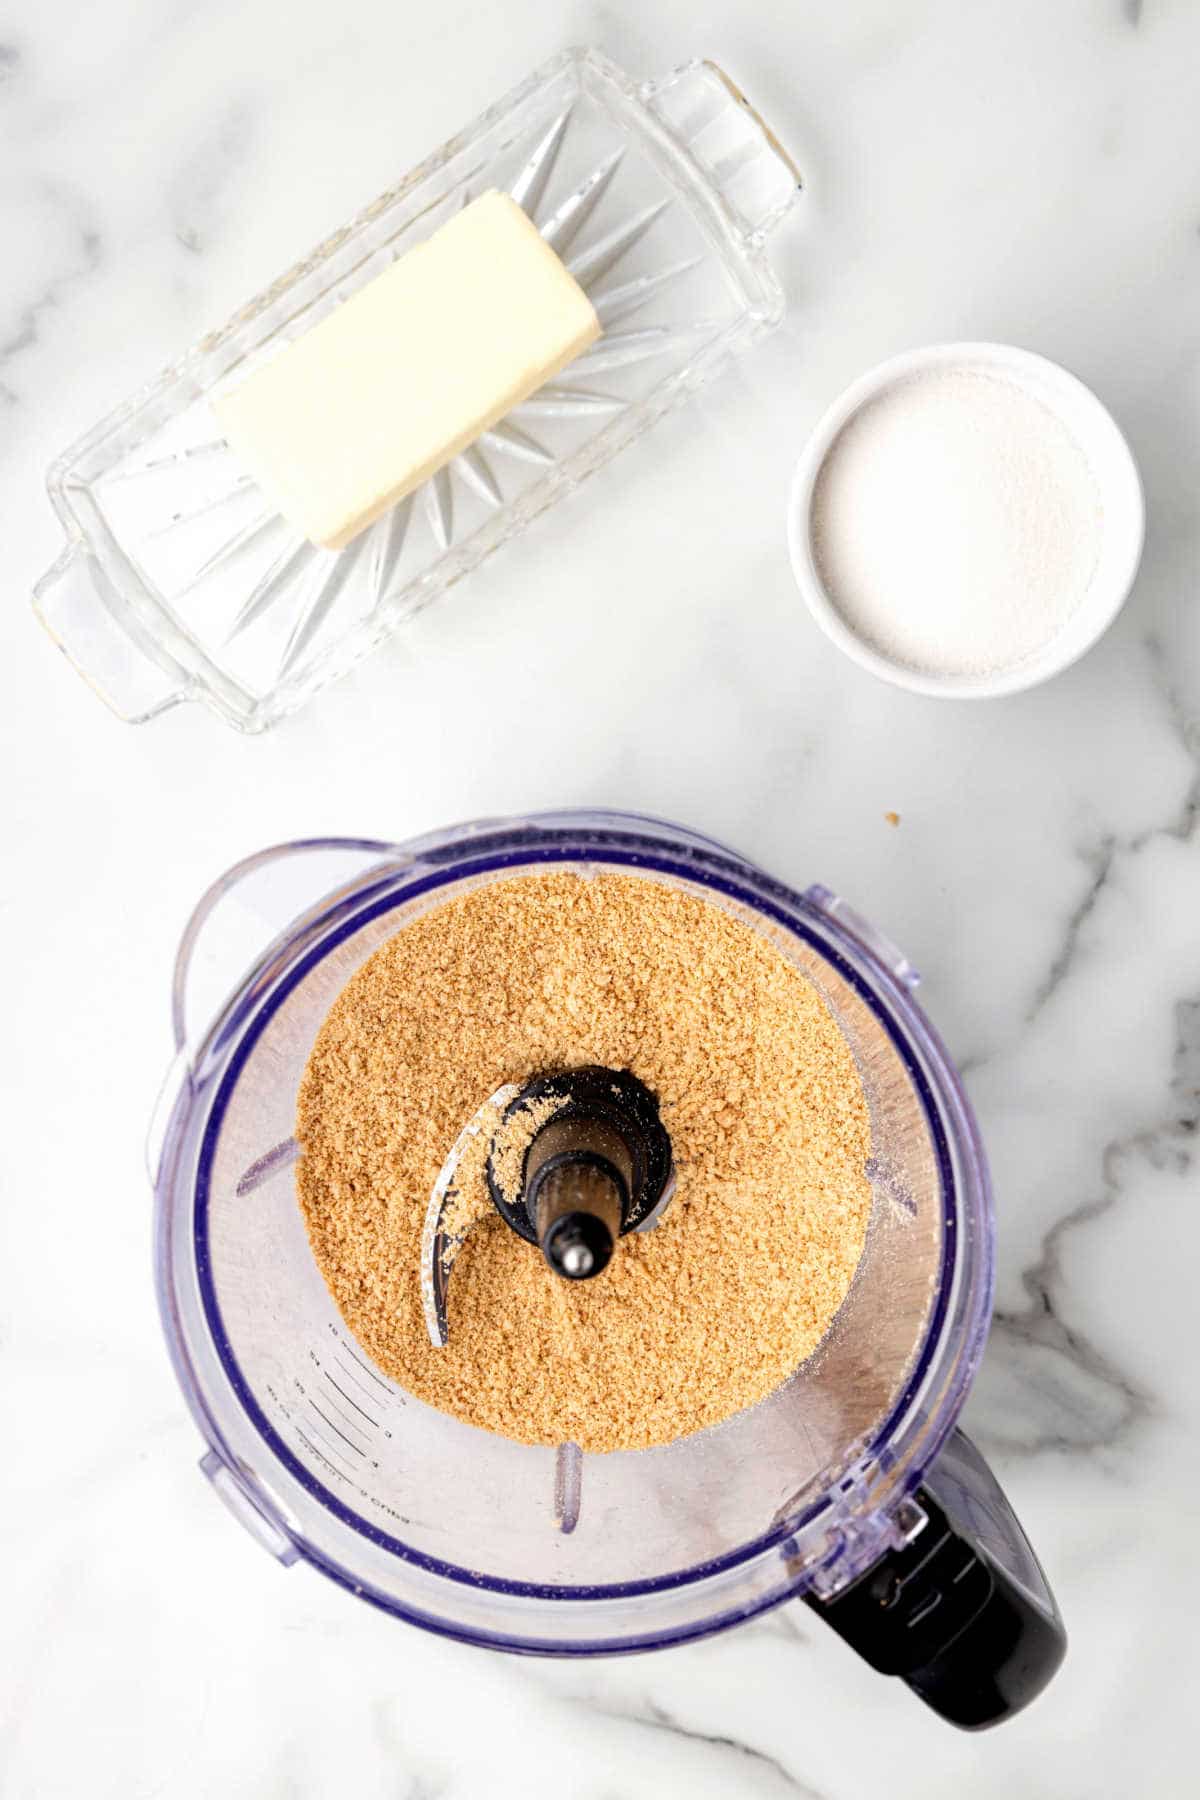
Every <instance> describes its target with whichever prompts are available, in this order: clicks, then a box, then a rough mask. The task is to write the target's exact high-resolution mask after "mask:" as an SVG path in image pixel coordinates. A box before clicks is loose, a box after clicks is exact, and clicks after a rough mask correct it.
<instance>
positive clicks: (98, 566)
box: [34, 50, 798, 732]
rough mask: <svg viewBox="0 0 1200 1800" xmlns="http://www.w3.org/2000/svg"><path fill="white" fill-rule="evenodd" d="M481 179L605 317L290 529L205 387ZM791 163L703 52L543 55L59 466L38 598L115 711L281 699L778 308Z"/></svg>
mask: <svg viewBox="0 0 1200 1800" xmlns="http://www.w3.org/2000/svg"><path fill="white" fill-rule="evenodd" d="M489 188H501V189H504V190H506V191H507V192H509V193H511V194H512V195H513V196H514V198H515V199H517V200H518V201H519V203H520V204H521V205H522V206H523V207H524V208H525V210H526V211H527V212H528V213H529V215H530V216H531V218H532V219H533V220H534V221H535V223H536V224H537V225H538V227H539V229H540V231H541V232H542V235H543V237H544V238H545V239H546V241H547V242H548V243H549V244H550V245H551V246H552V248H553V249H554V250H555V251H556V252H557V253H558V255H559V256H561V257H562V259H563V261H564V262H565V263H566V265H567V267H568V268H569V269H570V270H571V272H572V274H573V275H574V276H575V278H576V279H577V280H578V281H579V282H580V283H581V285H582V286H583V287H584V288H585V289H586V290H587V292H588V294H589V296H590V298H591V300H592V302H593V304H594V306H595V307H596V310H597V312H598V314H599V316H600V320H601V323H602V326H603V336H602V337H601V338H600V339H599V341H598V342H597V343H596V344H594V345H593V346H592V347H591V348H590V349H589V350H586V351H585V352H584V353H583V354H582V355H581V356H579V357H578V358H577V359H576V360H575V361H574V362H573V363H571V364H569V365H568V367H567V368H566V369H565V370H564V371H563V372H562V373H561V374H559V375H557V376H556V377H555V378H554V379H553V381H551V382H549V383H548V384H547V385H545V386H544V387H542V388H541V389H540V390H539V391H538V392H537V393H535V394H534V395H533V396H532V397H531V398H530V399H529V400H527V401H525V402H524V403H523V404H522V405H520V406H518V407H516V408H515V409H514V410H513V411H512V412H511V413H510V414H509V415H508V417H507V418H505V419H504V420H503V421H502V422H501V423H500V424H498V425H497V426H495V427H494V428H493V429H492V430H490V431H487V432H485V433H484V434H483V436H482V437H481V438H480V439H479V440H478V441H477V442H476V443H474V444H473V445H471V446H470V447H469V448H468V449H466V450H465V451H464V452H463V453H462V454H461V455H459V456H458V457H456V458H455V459H454V460H453V461H452V462H451V463H450V464H448V465H447V466H446V467H445V468H443V469H441V470H440V471H439V472H438V473H437V474H436V475H434V476H433V477H432V478H431V479H430V480H429V481H428V482H426V483H425V485H424V486H423V487H422V488H419V489H418V490H417V491H416V492H415V493H414V494H411V495H409V497H408V498H407V499H405V500H402V501H401V502H400V503H399V505H398V506H396V507H394V508H393V509H392V510H391V511H390V512H389V513H387V514H385V516H384V517H383V518H381V519H379V520H378V521H377V522H376V523H375V524H374V525H372V526H370V527H369V529H368V530H366V531H364V532H363V533H362V534H361V535H360V536H359V537H357V538H356V539H355V540H354V541H353V542H352V543H350V544H349V545H347V546H346V548H345V549H343V550H337V551H334V550H323V549H318V548H316V547H315V546H314V545H312V544H310V543H309V542H308V541H307V540H306V539H304V538H302V537H300V536H299V534H298V533H297V532H295V531H294V530H293V529H292V528H291V527H290V526H289V525H288V524H287V523H286V522H285V521H284V519H283V518H282V517H281V516H280V515H279V514H278V513H277V512H276V511H275V509H274V507H273V506H272V505H271V503H270V502H269V501H268V500H267V499H266V498H265V496H264V495H263V493H262V492H261V490H260V489H259V488H258V487H257V486H256V485H255V483H254V482H253V481H252V480H251V478H250V476H249V474H248V473H247V472H246V471H245V470H244V469H242V468H241V467H239V465H238V462H237V460H236V458H235V457H234V455H233V453H232V451H231V450H230V449H229V447H228V445H227V444H226V443H225V442H224V441H223V439H222V437H221V435H220V432H219V430H218V428H217V426H216V424H215V422H214V417H213V412H212V407H211V401H212V399H213V397H214V396H215V395H217V394H219V393H220V392H222V391H223V390H224V389H225V388H227V387H230V386H232V385H234V383H236V382H237V381H239V380H241V379H242V378H243V377H244V376H245V375H246V374H248V373H249V372H250V371H251V370H252V369H253V368H254V367H257V366H259V365H260V364H261V363H262V362H265V361H266V360H267V359H269V358H270V357H271V356H272V355H274V354H275V353H276V352H277V351H278V350H279V349H280V348H282V346H283V345H284V344H286V343H288V342H290V341H292V340H293V339H294V338H296V337H298V336H300V335H301V334H302V333H303V332H305V331H306V330H308V329H309V328H310V327H311V326H313V325H315V324H316V323H317V322H318V321H319V320H320V319H322V318H324V317H325V316H326V315H327V314H328V313H329V312H331V311H332V310H333V309H334V308H335V307H337V306H338V305H339V304H340V303H341V302H342V301H343V300H345V299H347V298H348V297H349V296H350V295H351V294H353V293H355V292H356V291H357V290H358V289H359V288H360V287H362V286H363V285H365V283H367V282H368V281H371V280H372V279H373V278H374V277H375V276H377V275H379V274H380V273H382V271H383V270H384V269H385V268H386V267H388V265H389V264H390V263H392V262H394V261H395V260H396V258H397V257H399V256H401V255H403V254H404V253H405V252H406V251H408V250H409V249H410V248H412V247H413V245H415V244H417V243H419V242H420V241H421V240H422V239H424V238H426V237H428V236H429V235H430V234H431V233H432V232H433V231H435V230H436V229H437V227H438V226H439V225H441V224H443V223H444V222H445V221H446V220H447V219H448V218H449V217H451V216H452V215H453V214H454V213H455V212H457V211H458V210H459V209H460V208H461V207H463V206H464V205H466V204H467V203H468V202H469V201H470V200H471V199H473V198H475V197H476V196H477V195H478V194H480V193H482V192H484V191H485V190H486V189H489ZM797 188H798V177H797V173H796V170H795V168H794V167H793V165H792V163H791V162H790V160H789V159H788V157H787V156H786V154H785V153H784V152H783V150H782V149H781V148H780V146H779V144H778V143H777V142H776V140H775V138H774V137H773V136H772V134H771V133H770V132H769V131H768V129H767V128H766V126H765V125H764V124H763V122H762V120H761V119H760V118H759V117H758V115H757V114H756V113H755V112H754V111H753V110H752V109H751V108H750V106H749V105H748V104H747V102H746V100H745V99H744V97H743V96H742V94H741V93H740V92H739V90H738V89H737V88H736V87H735V86H734V84H733V83H732V82H731V81H730V80H729V79H728V78H727V77H726V76H725V75H724V74H723V72H722V71H721V70H720V69H718V68H717V67H716V65H715V64H713V63H709V62H694V63H689V64H687V65H685V66H684V67H683V68H681V69H678V70H676V71H675V72H674V73H673V74H671V75H669V76H667V77H665V78H664V79H661V80H657V81H650V82H646V83H642V84H637V83H634V82H632V81H631V80H629V79H628V78H627V77H626V76H625V75H624V74H622V72H621V71H620V70H619V69H617V68H615V67H614V66H613V65H612V64H611V63H610V62H608V61H607V60H606V59H605V58H604V57H602V56H600V55H598V54H597V53H596V52H595V51H591V50H586V51H581V50H572V51H567V52H565V53H563V54H562V55H560V56H557V57H555V58H554V60H553V61H551V62H550V63H548V64H546V65H545V66H544V67H543V68H542V69H540V70H539V71H537V72H536V73H535V74H534V75H532V76H531V77H530V78H529V79H528V80H527V81H525V82H524V83H523V84H522V85H521V86H520V87H518V88H517V89H516V90H515V91H514V92H513V93H511V94H510V95H509V96H508V97H507V98H506V99H504V100H502V101H500V102H499V103H498V104H497V105H496V106H494V107H492V108H491V109H490V110H489V111H488V112H486V113H485V114H484V115H483V116H482V118H480V119H479V120H477V121H476V123H475V124H474V125H472V126H470V127H468V128H467V130H465V131H464V132H462V133H460V135H459V136H457V137H455V138H452V139H451V141H450V142H449V143H448V144H446V145H444V146H443V147H442V149H441V150H439V151H438V152H437V153H436V154H435V155H433V156H431V157H430V158H429V159H428V161H427V162H425V163H423V164H422V165H421V166H420V167H419V168H417V169H414V170H413V171H412V173H411V174H410V175H408V176H407V177H406V178H405V179H404V180H403V181H401V182H400V183H399V184H398V185H397V186H396V187H394V188H392V189H390V190H389V191H388V192H387V193H385V194H382V195H381V196H380V197H379V198H378V199H377V200H376V201H375V202H374V203H373V204H372V205H370V206H368V207H367V208H366V210H365V211H364V212H362V213H361V214H360V215H359V216H358V218H357V219H355V220H353V221H352V222H351V223H350V224H348V225H347V226H346V227H345V228H344V229H343V230H341V231H338V232H336V233H334V235H333V236H332V237H331V238H329V239H327V240H326V242H325V243H323V244H321V245H319V246H318V248H317V249H316V250H314V251H313V253H312V254H311V255H310V256H309V257H308V258H306V260H305V261H304V262H302V263H300V264H299V265H298V266H297V267H296V268H294V269H292V270H291V271H290V272H289V273H287V274H286V275H284V276H282V277H281V278H280V279H279V280H278V281H276V282H275V283H274V284H273V285H272V286H271V287H269V288H268V289H267V290H266V291H265V292H264V293H262V294H260V295H259V296H258V297H257V298H256V299H254V300H251V301H250V302H249V303H248V305H246V306H245V307H243V308H242V309H241V311H240V312H238V313H237V314H235V316H234V317H233V318H232V319H231V320H230V321H229V322H228V324H227V325H225V326H224V327H223V328H222V329H221V330H219V331H216V332H213V333H211V334H210V335H209V336H208V337H205V338H203V339H201V341H200V342H199V343H198V344H197V345H196V346H195V347H194V348H193V349H192V350H191V351H190V352H189V353H188V354H187V355H186V356H185V357H184V358H183V360H182V361H181V362H179V363H177V364H176V365H175V366H174V367H173V368H170V369H168V370H166V372H165V373H164V374H162V375H161V376H160V377H159V378H158V379H157V380H156V381H154V382H153V383H151V385H150V386H148V387H147V388H146V389H144V390H143V391H142V392H141V393H139V394H135V395H134V396H133V397H132V398H131V399H130V400H128V401H127V402H126V403H125V405H123V406H121V407H119V408H118V409H117V410H116V411H115V412H113V413H112V414H110V415H109V417H108V418H106V419H104V420H102V421H101V422H100V423H99V424H98V425H96V426H95V427H94V429H93V430H91V431H90V432H88V434H87V435H86V436H85V437H83V438H81V439H80V441H79V442H78V443H77V444H75V445H74V446H73V448H72V449H70V450H68V451H67V452H66V454H65V455H64V456H62V457H60V458H59V459H58V461H57V462H55V463H54V465H53V466H52V467H51V469H50V471H49V475H48V485H49V491H50V497H51V500H52V502H53V505H54V508H55V510H56V512H57V514H58V516H59V518H60V520H61V521H62V524H63V527H64V529H65V531H66V534H67V542H66V545H65V546H64V548H63V551H62V553H61V555H60V556H59V558H58V560H57V562H55V564H54V565H53V567H52V568H51V569H50V570H48V571H47V573H46V574H45V575H44V576H43V577H42V579H41V581H40V582H39V583H38V585H37V587H36V589H35V594H34V605H35V608H36V610H37V613H38V615H39V617H40V618H41V620H42V622H43V624H44V625H45V626H46V628H47V630H48V631H49V632H50V633H51V635H52V637H53V638H54V639H55V640H56V641H57V643H58V644H59V645H60V647H61V648H62V650H63V651H64V652H65V654H66V655H67V656H68V658H69V659H70V660H71V661H72V662H73V663H74V664H75V666H76V667H77V668H78V669H79V671H80V673H81V674H83V675H84V676H85V678H86V679H87V680H88V681H89V682H90V683H91V685H92V686H93V687H94V688H95V689H96V691H97V692H98V693H99V694H100V696H101V697H102V698H103V699H104V700H105V701H106V702H107V703H108V705H109V706H111V707H112V709H113V711H114V712H116V713H117V714H118V715H119V716H120V717H122V718H124V719H128V720H130V721H133V722H139V721H141V720H144V719H149V718H152V717H154V716H155V715H156V714H157V713H160V712H162V711H164V710H165V709H166V708H167V707H169V706H173V705H175V704H176V703H177V702H179V701H181V700H193V699H198V700H203V701H204V702H205V703H206V704H207V705H209V706H210V707H212V708H213V710H214V711H215V712H217V713H218V714H219V715H220V716H221V717H222V718H223V719H225V720H227V721H228V723H229V724H231V725H234V726H236V727H237V728H238V729H239V730H242V731H250V732H253V731H261V730H263V729H264V728H265V727H266V726H268V725H270V724H272V723H273V722H274V721H275V720H276V719H278V718H281V717H282V716H283V715H284V714H286V713H289V712H292V711H294V710H295V708H297V707H298V706H300V705H301V704H302V703H303V702H304V701H305V700H306V699H308V697H309V696H310V695H311V694H313V693H315V692H316V690H317V689H318V688H320V687H322V686H324V684H325V683H326V682H328V681H331V680H333V679H334V678H335V677H336V676H338V675H340V674H342V673H344V672H345V671H346V670H347V669H349V668H350V667H351V665H352V664H353V663H355V662H357V661H358V660H359V658H360V657H362V656H365V655H366V654H367V652H368V651H370V650H372V649H374V648H375V646H376V645H377V644H379V643H380V642H381V641H382V640H383V639H384V638H385V637H386V636H387V635H388V634H389V633H390V632H391V631H392V630H393V629H394V627H395V626H396V625H397V624H398V623H399V622H400V621H401V620H403V619H405V618H407V617H410V616H411V615H412V614H413V613H415V612H416V611H418V610H419V609H420V608H421V607H423V606H425V605H427V604H428V603H429V602H430V601H431V600H433V599H434V598H436V597H437V596H438V595H439V594H441V593H443V592H444V591H445V589H447V588H448V587H449V586H450V585H451V584H452V583H453V582H454V581H456V580H457V579H458V578H459V576H461V575H463V574H465V573H466V572H467V570H469V569H472V568H474V566H475V565H476V564H477V563H479V562H481V561H482V560H483V558H484V557H485V556H487V555H489V554H490V553H491V552H492V551H493V550H494V549H495V548H496V547H497V546H498V545H499V544H502V543H504V542H505V540H506V539H508V538H510V537H512V536H514V535H515V534H516V533H517V532H519V531H520V530H522V529H523V527H524V526H525V525H526V524H528V522H529V521H530V520H531V519H533V518H534V517H535V516H536V515H537V514H538V513H540V512H542V511H544V510H545V508H546V507H548V506H550V505H552V504H553V502H554V501H556V500H558V499H559V498H561V497H562V496H563V495H565V494H567V493H569V492H570V491H571V490H572V489H573V488H574V487H576V486H577V485H578V484H579V483H580V482H581V481H582V480H583V479H584V477H585V476H587V475H589V474H590V473H591V472H592V470H593V469H597V468H599V467H600V466H601V465H602V464H603V463H605V462H606V461H607V460H608V458H609V457H610V456H612V455H613V454H614V453H615V452H616V451H617V450H619V449H620V448H621V446H622V445H623V444H626V443H629V442H631V441H632V440H633V439H634V438H636V437H638V436H640V435H641V433H642V432H643V431H645V430H646V429H647V428H648V427H649V426H650V425H651V424H653V422H654V421H655V419H657V418H658V417H660V416H661V415H662V414H663V413H664V412H666V411H667V410H668V408H670V407H671V406H673V405H674V404H675V403H676V402H678V401H679V400H681V399H683V398H684V397H685V396H686V395H687V394H688V393H690V392H691V391H692V390H694V389H696V388H698V387H699V386H701V385H702V384H703V383H704V382H706V381H707V380H708V379H709V378H710V377H711V376H712V375H713V374H714V373H715V372H716V371H717V369H718V368H719V367H720V365H721V364H722V363H723V362H724V361H725V359H726V358H727V357H728V356H730V355H731V354H733V353H735V352H738V351H740V350H742V349H744V348H746V347H748V346H749V345H750V344H751V343H753V342H754V341H756V339H757V338H758V337H760V336H761V335H763V334H764V333H765V332H766V331H768V330H770V329H771V328H772V327H773V326H774V325H776V324H777V323H778V322H779V320H780V318H781V317H782V314H783V295H782V292H781V289H780V287H779V284H778V282H777V280H776V278H775V276H774V274H773V273H772V271H771V268H770V266H769V263H768V261H767V258H766V256H765V254H764V250H763V244H764V240H765V238H766V236H767V233H768V232H769V231H770V230H771V228H772V227H773V226H774V225H775V224H776V223H777V222H778V220H779V219H781V218H782V216H783V215H784V213H785V212H786V211H787V209H788V208H789V207H790V205H791V204H792V201H793V199H794V197H795V195H796V192H797Z"/></svg>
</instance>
